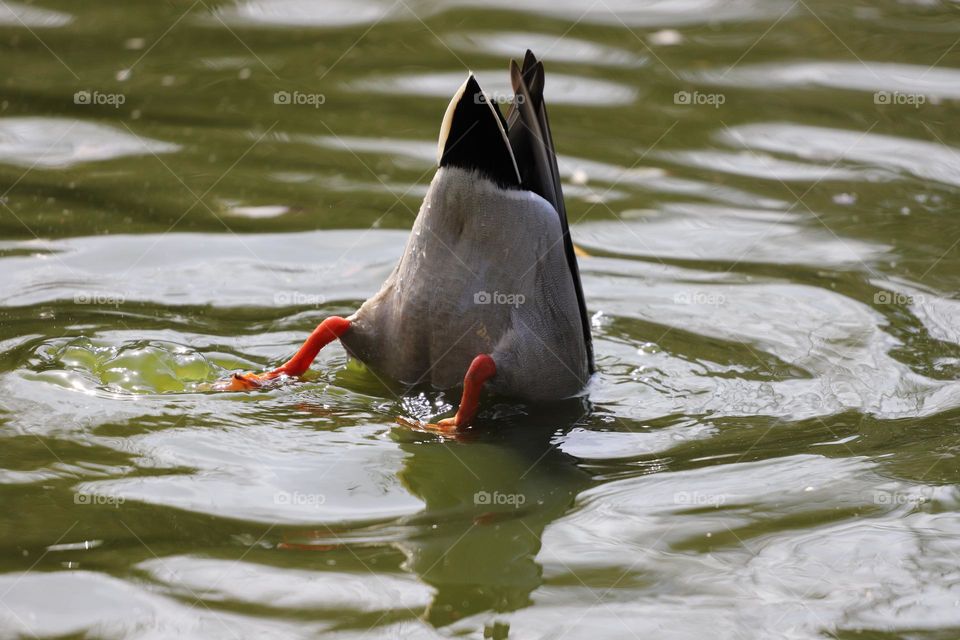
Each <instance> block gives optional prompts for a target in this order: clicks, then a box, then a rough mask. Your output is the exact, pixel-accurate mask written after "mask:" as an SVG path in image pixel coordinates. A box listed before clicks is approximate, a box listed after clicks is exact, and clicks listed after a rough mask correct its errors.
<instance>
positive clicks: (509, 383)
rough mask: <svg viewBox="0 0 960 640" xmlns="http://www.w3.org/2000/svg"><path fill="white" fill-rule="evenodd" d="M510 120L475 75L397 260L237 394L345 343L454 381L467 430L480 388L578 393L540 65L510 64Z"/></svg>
mask: <svg viewBox="0 0 960 640" xmlns="http://www.w3.org/2000/svg"><path fill="white" fill-rule="evenodd" d="M510 76H511V82H512V85H513V90H514V98H513V101H512V103H511V107H510V110H509V112H508V114H507V117H506V118H504V117H503V115H502V114H501V112H500V109H499V108H498V106H497V105H496V103H495V102H493V101H491V100H489V99H487V97H486V95H485V94H484V92H483V91H482V89H481V88H480V85H479V84H478V83H477V80H476V78H475V77H474V76H473V75H472V74H471V75H470V76H469V77H468V78H467V80H466V81H465V82H464V83H463V85H461V86H460V88H459V90H458V91H457V92H456V94H455V95H454V96H453V99H452V100H451V101H450V105H449V106H448V107H447V111H446V113H445V114H444V117H443V124H442V126H441V128H440V140H439V144H438V149H437V152H438V153H437V155H438V165H439V167H438V169H437V172H436V174H435V175H434V177H433V180H432V181H431V183H430V187H429V190H428V191H427V195H426V197H425V198H424V201H423V204H422V205H421V207H420V211H419V213H418V214H417V218H416V221H415V222H414V225H413V230H412V232H411V234H410V238H409V240H408V241H407V245H406V248H405V250H404V253H403V256H402V257H401V258H400V262H399V264H397V266H396V268H395V269H394V270H393V272H392V273H391V275H390V276H389V277H388V278H387V280H386V282H384V283H383V286H382V287H381V288H380V291H378V292H377V293H376V294H375V295H374V296H373V297H372V298H370V299H368V300H367V301H366V302H364V303H363V305H362V306H361V307H360V308H359V309H358V310H357V311H356V313H354V314H353V315H351V316H349V317H347V318H341V317H336V316H335V317H330V318H327V319H326V320H324V321H323V322H321V323H320V325H319V326H317V328H316V329H315V330H314V331H313V333H312V334H311V335H310V337H309V338H307V340H306V342H305V343H304V344H303V346H302V347H301V348H300V350H299V351H297V353H296V355H294V356H293V357H292V358H291V359H290V360H289V361H288V362H287V363H286V364H284V365H282V366H280V367H278V368H277V369H274V370H273V371H270V372H267V373H264V374H253V373H245V374H240V373H238V374H234V375H233V377H232V378H230V379H228V380H225V381H223V382H221V383H220V384H219V386H218V388H220V389H225V390H244V389H253V388H257V387H261V386H264V385H265V384H268V383H270V382H271V381H278V380H280V379H284V378H289V377H297V376H300V375H302V374H303V373H304V372H305V371H307V369H308V368H309V367H310V365H311V363H312V362H313V360H314V358H316V356H317V354H318V353H319V351H320V350H321V349H322V348H323V347H324V346H326V345H327V344H329V343H330V342H332V341H334V340H337V339H339V340H340V342H341V344H343V346H344V348H345V349H346V351H347V353H348V354H349V355H350V356H352V357H354V358H357V359H359V360H360V361H362V362H363V363H364V364H366V365H367V366H368V367H370V368H371V369H373V370H374V371H376V372H378V374H382V375H385V376H387V377H389V378H391V379H393V380H396V381H398V382H401V383H404V384H409V385H419V384H425V385H430V386H432V387H433V388H436V389H452V388H456V387H459V386H462V388H463V392H462V398H461V400H460V406H459V409H458V410H457V412H456V415H455V416H453V417H450V418H446V419H444V420H441V421H440V422H439V423H438V424H436V425H429V426H430V427H432V428H437V429H440V430H452V431H455V430H459V429H463V428H465V427H467V426H469V425H470V424H471V423H472V422H473V420H474V418H475V417H476V415H477V411H478V408H479V402H480V396H481V391H482V389H483V388H487V390H488V391H490V392H491V393H493V394H496V395H502V396H507V397H512V398H516V399H518V400H521V401H531V402H544V401H552V400H559V399H562V398H566V397H570V396H573V395H576V394H577V393H578V392H580V391H581V390H582V389H583V388H584V386H585V384H586V382H587V380H588V379H589V377H590V375H591V374H592V373H593V371H594V362H593V348H592V341H591V336H590V322H589V318H588V316H587V310H586V305H585V303H584V297H583V287H582V285H581V283H580V272H579V269H578V267H577V257H576V254H575V253H574V246H573V242H572V240H571V239H570V231H569V228H568V224H567V214H566V208H565V206H564V202H563V193H562V190H561V187H560V175H559V171H558V169H557V158H556V154H555V152H554V147H553V139H552V137H551V133H550V124H549V120H548V119H547V110H546V105H545V104H544V99H543V88H544V71H543V64H542V63H541V62H540V61H538V60H537V58H536V57H535V56H534V55H533V53H532V52H530V51H527V54H526V56H525V58H524V61H523V67H522V68H520V67H518V66H517V63H516V62H515V61H512V62H511V65H510Z"/></svg>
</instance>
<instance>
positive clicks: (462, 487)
mask: <svg viewBox="0 0 960 640" xmlns="http://www.w3.org/2000/svg"><path fill="white" fill-rule="evenodd" d="M536 411H537V413H536V414H534V415H518V416H515V417H508V418H505V419H499V420H497V421H496V422H495V423H490V422H488V423H487V424H481V425H480V426H479V428H478V429H477V432H476V433H471V434H469V435H468V436H467V437H466V438H461V439H459V440H442V441H435V440H433V439H432V438H431V439H430V440H429V441H428V440H426V439H419V437H418V436H413V437H412V434H411V432H409V431H407V430H406V429H404V428H401V427H398V429H397V431H396V432H395V434H394V435H395V437H396V438H398V439H400V440H401V441H402V443H401V445H400V446H401V448H402V449H403V450H404V451H405V452H406V453H407V454H409V457H408V458H407V459H406V461H405V463H404V465H403V468H402V470H401V471H400V472H399V476H400V479H401V481H402V482H403V483H404V485H405V486H406V487H407V488H408V489H409V490H410V491H411V492H412V493H413V494H415V495H416V496H417V497H419V498H420V499H422V500H423V501H424V503H425V508H424V510H423V512H422V513H421V514H419V515H418V516H417V517H416V519H417V521H418V523H419V524H420V525H421V533H420V534H419V535H414V536H411V537H409V538H408V539H406V540H404V541H403V542H402V543H400V545H399V546H400V547H401V549H402V551H403V553H404V554H405V556H406V558H407V560H406V563H405V568H406V569H408V570H410V571H413V572H415V573H416V574H417V575H418V576H420V578H421V579H422V580H423V582H425V583H427V584H428V585H430V586H431V587H433V588H434V589H435V590H436V594H435V596H434V597H433V601H432V603H431V604H430V606H429V607H428V609H427V611H426V614H425V617H426V619H427V621H429V622H430V623H431V624H433V625H434V626H438V627H439V626H444V625H446V624H449V623H452V622H454V621H456V620H458V619H460V618H463V617H466V616H469V615H472V614H475V613H478V612H481V611H490V610H492V611H496V612H507V611H514V610H517V609H521V608H523V607H525V606H527V605H529V604H530V603H531V600H530V594H531V593H532V592H533V591H534V590H535V589H537V588H538V587H539V586H540V585H541V584H542V577H541V573H542V572H541V567H540V565H539V564H538V563H537V561H536V556H537V553H538V552H539V550H540V544H541V536H542V535H543V531H544V529H545V528H546V527H547V525H549V524H550V523H551V522H553V521H554V520H556V519H558V518H560V517H561V516H563V515H564V514H565V513H567V512H568V511H569V509H570V508H571V506H572V505H573V503H574V500H575V499H576V497H577V495H578V494H579V493H580V492H581V491H582V490H584V489H586V488H587V487H588V486H589V485H590V484H591V476H590V475H589V474H587V473H586V472H585V471H583V470H582V469H580V468H579V467H578V466H577V461H576V459H575V458H573V457H572V456H570V455H567V454H565V453H563V452H562V451H560V450H559V449H558V448H557V443H558V440H559V439H560V438H562V436H563V435H564V434H566V433H567V432H569V431H570V429H572V428H574V427H575V426H576V425H577V424H578V423H579V422H581V421H582V420H583V419H584V418H586V417H587V416H588V415H589V406H588V403H587V402H586V401H580V400H576V401H571V402H568V403H565V404H562V405H559V406H554V407H549V408H537V410H536Z"/></svg>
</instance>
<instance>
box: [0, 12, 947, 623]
mask: <svg viewBox="0 0 960 640" xmlns="http://www.w3.org/2000/svg"><path fill="white" fill-rule="evenodd" d="M958 39H960V6H958V5H957V4H956V3H955V2H949V1H946V0H942V1H941V0H924V1H919V0H912V1H907V0H903V1H900V2H894V1H892V0H891V1H881V2H872V3H867V2H846V3H840V2H828V1H827V0H798V1H797V2H790V1H789V0H784V1H783V2H779V1H773V0H685V1H682V2H680V1H675V2H669V3H668V2H655V1H653V0H635V1H633V2H630V1H628V0H600V1H599V2H595V3H593V4H590V3H587V2H573V1H572V0H552V1H550V2H543V1H535V2H527V3H516V2H506V1H504V0H488V1H487V2H473V1H472V0H458V1H451V2H446V3H430V2H418V1H416V0H398V1H397V2H390V1H383V2H381V1H379V0H354V1H351V2H347V1H346V0H330V1H325V2H324V1H321V0H316V1H313V2H311V1H309V0H238V1H236V2H220V1H216V0H197V2H195V3H194V2H190V1H189V0H185V1H179V0H177V1H165V2H158V1H156V0H152V1H142V0H129V1H127V2H123V3H113V2H105V1H102V0H85V1H84V2H82V3H80V2H66V1H64V0H42V1H38V2H32V3H28V2H24V1H23V0H20V1H18V2H7V1H6V0H0V435H2V441H0V442H2V446H0V505H2V509H0V637H2V638H8V637H9V638H17V637H43V638H54V637H56V638H61V637H70V638H73V637H77V638H79V637H90V638H170V637H179V638H198V639H199V638H203V639H207V638H225V639H230V638H274V637H275V638H314V637H319V636H322V637H341V638H353V637H357V638H360V637H362V638H367V637H385V638H392V637H411V638H432V637H469V638H484V637H491V638H505V637H510V638H541V637H543V638H551V639H552V640H560V639H561V638H629V637H636V638H704V637H717V638H824V637H827V638H870V639H877V640H880V639H882V640H889V639H892V638H923V639H947V638H957V637H960V568H958V567H960V491H958V488H957V486H958V482H960V464H958V456H960V384H958V383H957V382H956V379H957V377H958V374H960V300H958V293H957V292H958V287H960V261H958V255H960V218H958V217H956V210H957V204H958V202H960V197H958V194H957V192H958V189H960V133H958V131H957V127H956V123H957V122H958V119H960V109H958V104H960V103H958V100H960V44H958ZM526 47H531V48H533V49H534V50H535V51H536V53H537V54H538V55H539V56H540V57H541V58H542V59H544V61H545V64H546V67H547V84H548V86H547V99H548V101H549V103H550V107H551V112H550V113H551V121H552V125H553V129H554V135H555V138H556V146H557V149H558V151H559V153H560V155H561V158H560V166H561V170H562V172H563V173H564V176H565V185H564V188H565V191H566V194H567V208H568V210H569V212H570V218H571V222H572V223H573V224H572V233H573V235H574V239H575V241H576V242H577V244H578V245H580V246H581V247H582V248H584V249H585V250H586V251H587V252H588V253H590V254H591V256H592V257H590V258H585V259H583V260H582V261H581V270H582V273H583V280H584V289H585V292H586V296H587V302H588V307H589V311H590V313H591V315H592V317H593V332H594V340H595V348H596V355H597V366H598V369H599V372H598V374H597V375H596V376H595V378H594V379H593V381H592V382H591V385H590V387H589V397H588V398H584V399H583V400H574V401H571V402H568V403H563V404H560V405H558V406H553V407H529V406H523V405H518V404H511V403H509V402H506V401H498V402H494V403H489V402H488V403H487V404H486V405H485V407H484V410H483V412H482V413H481V416H480V420H479V425H478V428H477V429H475V430H474V431H473V432H471V433H470V434H468V435H467V436H465V437H463V438H460V439H456V440H450V439H448V440H444V439H441V438H438V437H436V436H434V435H430V434H424V433H418V432H414V431H411V430H409V429H406V428H403V427H401V426H398V425H397V424H396V423H395V422H394V418H395V417H396V416H401V415H402V416H408V417H417V418H422V419H433V418H436V417H438V416H443V415H449V411H450V410H451V409H453V408H454V405H455V403H456V401H457V397H456V394H450V393H447V394H443V393H430V392H422V393H421V392H410V393H405V392H404V389H402V388H400V387H396V386H388V385H385V384H384V383H381V382H380V381H378V380H377V379H376V377H374V376H373V375H372V374H370V373H369V372H367V371H366V370H365V369H364V368H363V367H362V366H360V365H358V364H356V363H348V362H347V358H346V356H345V353H344V351H343V350H342V348H341V347H340V346H339V345H331V346H330V347H329V348H327V349H325V350H324V351H323V352H322V354H321V356H320V358H319V359H318V361H317V363H316V364H315V366H314V368H313V370H312V371H311V373H310V375H309V376H308V377H307V379H306V380H305V381H303V382H300V383H297V384H292V385H288V386H284V387H281V388H278V389H272V390H269V391H263V392H256V393H238V394H232V393H221V394H217V393H211V392H209V391H206V389H207V388H208V385H209V383H210V382H212V381H214V380H216V379H218V378H219V377H221V376H223V375H225V374H226V373H227V372H230V371H234V370H239V369H247V370H249V369H262V368H265V367H268V366H271V365H276V364H279V363H280V362H282V361H283V360H284V359H285V358H286V357H288V356H289V355H290V354H291V353H292V352H293V351H294V350H295V349H296V347H297V346H298V345H299V343H300V342H301V341H302V340H303V339H304V338H305V336H306V335H307V334H308V333H309V331H310V330H311V329H312V328H313V327H314V326H315V325H316V323H317V322H319V321H320V320H321V319H323V318H324V317H326V316H328V315H333V314H340V315H346V314H349V313H350V312H352V311H353V310H354V309H355V308H356V307H357V306H358V305H359V304H360V303H361V302H362V301H363V300H364V299H365V298H366V297H367V296H369V295H370V294H372V293H373V292H374V291H376V289H377V288H378V286H379V284H380V282H382V280H383V279H384V278H385V277H386V275H387V274H388V273H389V271H390V269H391V268H392V266H393V264H394V263H395V261H396V260H397V259H398V257H399V255H400V252H401V250H402V247H403V243H404V241H405V238H406V234H407V232H408V230H409V228H410V226H411V224H412V221H413V218H414V215H415V213H416V211H417V209H418V207H419V204H420V200H421V199H422V197H423V194H424V192H425V189H426V185H427V183H428V182H429V180H430V177H431V176H432V173H433V170H434V165H433V163H434V156H435V152H436V135H437V132H438V130H439V126H440V119H441V117H442V114H443V110H444V108H445V107H446V103H447V100H448V99H449V96H450V95H451V94H452V93H453V92H454V91H455V90H456V88H457V86H458V85H459V83H460V82H461V81H462V79H463V78H464V77H465V75H466V70H467V68H470V69H473V70H474V71H476V72H477V73H478V74H479V78H480V80H481V83H482V84H484V85H485V87H487V88H488V89H489V90H490V91H491V92H493V93H494V94H499V95H504V94H505V93H506V92H507V88H508V86H507V78H508V76H507V73H506V69H507V66H506V65H507V61H508V60H509V58H510V57H519V56H521V55H522V53H523V50H524V49H525V48H526ZM78 92H79V93H78ZM288 97H289V99H288Z"/></svg>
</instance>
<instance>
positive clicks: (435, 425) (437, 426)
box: [397, 416, 463, 435]
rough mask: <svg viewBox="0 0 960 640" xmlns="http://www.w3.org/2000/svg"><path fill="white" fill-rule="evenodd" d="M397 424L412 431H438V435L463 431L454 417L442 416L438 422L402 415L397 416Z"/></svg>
mask: <svg viewBox="0 0 960 640" xmlns="http://www.w3.org/2000/svg"><path fill="white" fill-rule="evenodd" d="M397 424H399V425H400V426H402V427H407V428H408V429H413V430H414V431H427V432H429V433H439V434H440V435H455V434H457V433H460V432H462V431H463V429H461V428H460V427H459V426H458V425H457V424H456V418H444V419H443V420H440V421H439V422H421V421H420V420H411V419H409V418H404V417H403V416H397Z"/></svg>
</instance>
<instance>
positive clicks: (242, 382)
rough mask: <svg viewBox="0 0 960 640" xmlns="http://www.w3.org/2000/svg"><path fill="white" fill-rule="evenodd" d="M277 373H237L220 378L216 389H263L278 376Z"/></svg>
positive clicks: (215, 385) (214, 386)
mask: <svg viewBox="0 0 960 640" xmlns="http://www.w3.org/2000/svg"><path fill="white" fill-rule="evenodd" d="M273 373H275V372H274V371H271V372H269V373H251V372H247V373H235V374H233V375H232V376H230V377H229V378H227V379H225V380H220V381H218V382H216V383H215V384H214V385H213V388H214V390H215V391H252V390H253V389H261V388H263V387H265V386H267V384H268V383H269V382H270V381H271V380H275V379H276V378H277V377H278V376H276V375H272V374H273Z"/></svg>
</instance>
